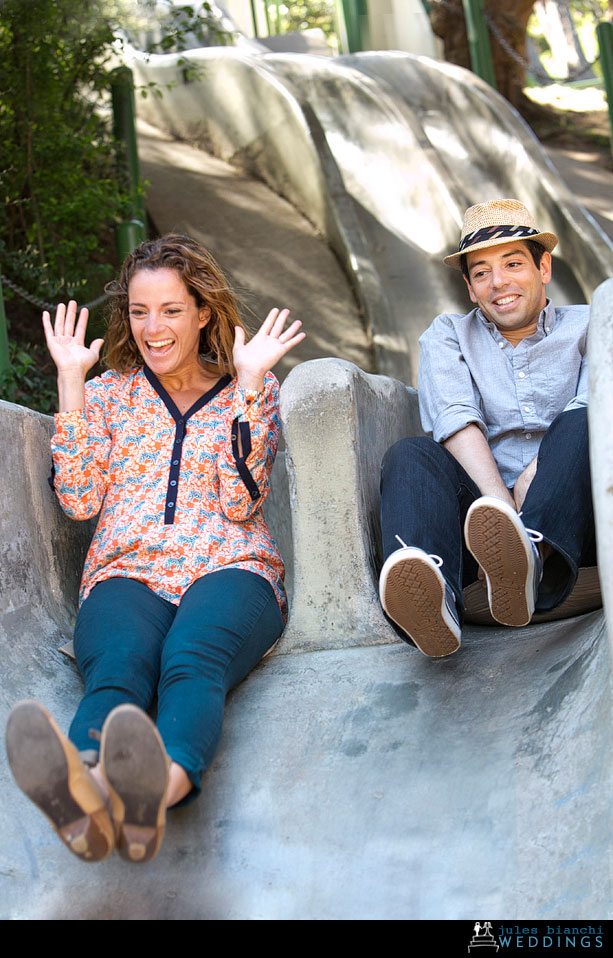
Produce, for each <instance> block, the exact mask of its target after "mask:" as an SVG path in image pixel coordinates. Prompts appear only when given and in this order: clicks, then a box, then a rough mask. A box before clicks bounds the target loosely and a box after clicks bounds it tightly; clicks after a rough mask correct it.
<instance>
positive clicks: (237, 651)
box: [157, 569, 283, 804]
mask: <svg viewBox="0 0 613 958" xmlns="http://www.w3.org/2000/svg"><path fill="white" fill-rule="evenodd" d="M282 631H283V620H282V617H281V612H280V610H279V605H278V602H277V600H276V597H275V594H274V591H273V589H272V587H271V586H270V584H269V583H268V582H267V581H266V579H264V578H263V577H262V576H260V575H257V574H255V573H253V572H246V571H243V570H241V569H222V570H220V571H218V572H213V573H210V574H209V575H206V576H204V577H203V578H201V579H198V581H197V582H195V583H194V584H193V585H192V586H191V587H190V588H189V589H188V591H187V592H186V593H185V595H184V596H183V598H182V599H181V602H180V604H179V609H178V611H177V615H176V617H175V620H174V622H173V625H172V627H171V629H170V631H169V632H168V635H167V636H166V640H165V642H164V648H163V651H162V660H161V675H160V684H159V689H158V722H157V724H158V729H159V731H160V734H161V736H162V738H163V740H164V745H165V747H166V750H167V752H168V754H169V756H170V758H171V759H172V761H173V763H176V765H177V766H178V768H176V769H173V767H172V766H171V781H170V788H169V801H168V804H175V803H176V802H178V801H179V800H180V799H183V798H184V797H185V796H186V795H187V793H188V791H193V790H195V792H196V793H197V792H198V791H199V790H200V778H201V776H202V774H203V773H204V772H205V771H206V769H207V768H208V766H209V765H210V763H211V761H212V759H213V756H214V755H215V752H216V750H217V746H218V744H219V740H220V737H221V728H222V722H223V710H224V704H225V698H226V695H227V693H228V692H229V691H230V689H232V688H233V687H234V686H235V685H237V684H238V683H239V682H240V681H242V679H244V678H245V676H246V675H247V674H248V673H249V672H250V671H251V669H253V668H254V666H255V665H256V664H257V663H258V662H259V661H260V659H261V658H262V656H263V655H264V654H265V653H266V652H267V651H268V649H269V648H270V647H271V645H272V644H273V643H274V642H275V641H276V639H277V638H278V637H279V636H280V634H281V632H282ZM194 797H195V793H194Z"/></svg>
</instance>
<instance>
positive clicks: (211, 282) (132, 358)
mask: <svg viewBox="0 0 613 958" xmlns="http://www.w3.org/2000/svg"><path fill="white" fill-rule="evenodd" d="M141 269H153V270H155V269H173V270H175V271H176V272H177V273H178V274H179V276H180V277H181V279H182V280H183V282H184V283H185V285H186V287H187V289H188V291H189V292H190V293H191V295H192V296H193V297H194V299H195V300H196V305H197V307H198V308H199V309H201V308H202V307H203V306H208V307H209V309H210V311H211V317H210V319H209V322H208V323H207V324H206V326H205V327H204V328H203V329H202V330H201V332H200V345H199V352H200V354H201V355H203V357H204V358H205V359H206V360H207V361H208V362H212V363H215V364H216V365H217V367H218V369H219V371H220V372H221V373H231V375H232V376H234V375H236V370H235V368H234V363H233V361H232V349H233V346H234V330H235V328H236V326H243V323H242V320H241V318H240V316H239V312H238V306H237V303H236V299H235V297H234V294H233V292H232V290H231V289H230V287H229V285H228V282H227V280H226V278H225V276H224V274H223V272H222V271H221V269H220V267H219V265H218V264H217V262H216V261H215V259H214V258H213V256H212V255H211V254H210V253H209V252H208V250H206V249H204V247H202V246H200V244H199V243H196V242H195V240H193V239H190V238H189V236H182V235H181V234H180V233H168V234H167V235H166V236H161V237H160V238H159V239H155V240H149V241H147V242H145V243H141V244H140V246H137V247H136V249H134V250H132V252H131V253H130V254H129V255H128V256H127V257H126V259H125V262H124V264H123V266H122V268H121V274H120V276H119V279H118V280H117V281H116V282H114V283H110V284H109V286H108V287H107V292H109V293H110V294H111V296H112V297H113V303H112V307H111V314H110V317H109V322H108V329H107V334H106V338H105V345H104V355H103V360H104V363H105V364H106V365H107V366H108V367H109V369H114V370H116V371H117V372H119V373H126V372H129V371H130V370H132V369H135V368H137V367H139V366H142V365H143V364H144V361H143V357H142V356H141V354H140V352H139V350H138V348H137V346H136V343H135V341H134V337H133V336H132V330H131V329H130V315H129V301H128V287H129V285H130V280H131V279H132V277H133V276H134V274H135V273H137V272H138V271H139V270H141Z"/></svg>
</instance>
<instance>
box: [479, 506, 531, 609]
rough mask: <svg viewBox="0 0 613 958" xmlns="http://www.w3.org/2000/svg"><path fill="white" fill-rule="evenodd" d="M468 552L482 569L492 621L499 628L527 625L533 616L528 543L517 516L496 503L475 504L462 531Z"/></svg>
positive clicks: (529, 544)
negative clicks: (498, 625)
mask: <svg viewBox="0 0 613 958" xmlns="http://www.w3.org/2000/svg"><path fill="white" fill-rule="evenodd" d="M464 537H465V540H466V545H467V546H468V549H469V550H470V552H471V553H472V555H473V556H474V558H475V559H476V560H477V562H478V564H479V566H480V567H481V568H482V569H483V571H484V573H485V577H486V580H487V591H488V600H489V605H490V611H491V613H492V616H493V617H494V619H496V621H497V622H500V624H501V625H510V626H515V627H519V626H522V625H528V623H529V622H530V620H531V618H532V615H533V613H534V596H533V585H532V582H533V576H534V560H533V557H532V543H531V542H530V540H529V539H528V537H527V533H526V532H525V530H524V527H523V523H522V521H521V519H520V518H519V516H517V515H515V516H513V515H511V510H510V507H509V508H508V511H507V509H505V504H504V503H503V502H502V500H500V503H499V502H498V501H497V500H493V501H487V502H483V501H482V500H479V499H478V500H477V501H476V502H475V503H474V504H473V505H472V506H471V507H470V509H469V510H468V514H467V516H466V523H465V527H464Z"/></svg>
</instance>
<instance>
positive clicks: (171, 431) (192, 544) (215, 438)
mask: <svg viewBox="0 0 613 958" xmlns="http://www.w3.org/2000/svg"><path fill="white" fill-rule="evenodd" d="M278 388H279V384H278V382H277V380H276V378H275V376H274V375H273V374H272V373H267V374H266V380H265V386H264V390H263V391H262V393H260V395H259V397H256V398H255V399H253V398H252V397H250V396H249V394H245V393H244V392H243V390H242V389H241V388H240V386H239V385H238V383H237V381H236V379H232V378H231V377H230V376H229V375H226V376H223V377H222V378H221V379H220V380H219V382H217V383H216V385H215V386H213V388H212V389H210V390H209V391H208V392H207V393H205V394H204V395H203V396H201V397H200V399H198V400H197V402H195V403H194V405H193V406H192V407H191V408H190V409H189V410H188V411H187V412H186V413H184V414H181V412H180V411H179V409H178V408H177V406H176V405H175V404H174V402H173V400H172V399H171V397H170V396H169V394H168V393H167V392H166V390H165V389H164V387H163V386H162V384H161V383H160V382H159V380H158V379H157V377H156V376H155V375H154V374H153V373H152V372H151V370H150V369H149V368H148V367H147V366H144V367H142V368H141V369H137V370H134V371H133V372H131V373H128V374H126V375H122V374H120V373H117V372H113V371H109V372H105V373H104V374H103V375H102V376H99V377H97V378H96V379H92V380H91V381H90V382H88V383H87V384H86V386H85V408H84V409H78V410H75V411H72V412H64V413H58V414H57V415H56V417H55V430H56V431H55V435H54V436H53V439H52V441H51V449H52V453H53V464H54V467H55V479H54V488H55V492H56V494H57V497H58V499H59V501H60V504H61V506H62V508H63V509H64V511H65V512H66V513H67V514H68V515H69V516H71V517H72V518H73V519H89V518H91V517H93V516H95V515H97V514H98V512H99V513H100V516H99V519H98V525H97V527H96V532H95V534H94V537H93V539H92V542H91V545H90V547H89V551H88V553H87V559H86V562H85V568H84V570H83V578H82V581H81V593H80V601H81V602H82V601H83V599H85V598H86V596H87V595H88V594H89V592H90V591H91V589H92V588H93V587H94V586H95V585H96V584H97V583H98V582H102V581H104V580H105V579H110V578H113V577H115V576H126V577H128V578H131V579H137V580H139V581H140V582H144V583H145V584H146V585H147V586H149V588H150V589H152V590H153V591H154V592H156V593H157V594H158V595H160V596H161V597H162V598H164V599H166V600H167V601H169V602H173V603H174V604H175V605H176V604H178V603H179V601H180V599H181V596H182V595H183V594H184V592H186V590H187V589H188V588H189V587H190V585H191V584H192V583H193V582H194V581H195V580H196V579H199V578H200V577H201V576H203V575H206V574H207V573H208V572H214V571H215V570H217V569H222V568H229V567H233V568H237V569H246V570H248V571H250V572H255V573H257V574H258V575H262V576H264V578H265V579H267V580H268V581H269V582H270V584H271V586H272V587H273V589H274V591H275V594H276V596H277V599H278V602H279V606H280V608H281V612H282V613H283V615H284V617H285V615H286V612H287V602H286V596H285V589H284V586H283V574H284V570H283V562H282V560H281V556H280V555H279V552H278V550H277V547H276V545H275V543H274V541H273V539H272V538H271V535H270V533H269V531H268V528H267V527H266V523H265V522H264V518H263V516H262V503H263V502H264V499H265V497H266V494H267V492H268V488H269V485H268V481H269V476H270V471H271V469H272V465H273V462H274V458H275V454H276V451H277V442H278V438H279V415H278ZM239 436H240V446H239ZM241 452H242V455H241Z"/></svg>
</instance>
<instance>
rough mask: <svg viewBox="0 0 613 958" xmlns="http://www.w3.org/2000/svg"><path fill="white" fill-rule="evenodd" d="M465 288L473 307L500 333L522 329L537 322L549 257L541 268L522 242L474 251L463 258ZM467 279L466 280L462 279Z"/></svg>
mask: <svg viewBox="0 0 613 958" xmlns="http://www.w3.org/2000/svg"><path fill="white" fill-rule="evenodd" d="M466 262H467V266H468V276H469V278H468V279H467V280H466V285H467V286H468V292H469V295H470V298H471V300H472V302H473V303H476V304H477V306H479V307H480V309H481V312H482V313H483V315H484V316H485V317H486V319H489V320H490V322H492V323H494V324H495V325H496V326H497V327H498V328H499V329H501V330H503V329H521V328H522V327H523V326H528V325H529V324H531V323H533V322H534V321H535V320H537V319H538V317H539V314H540V312H541V310H542V309H543V308H544V306H545V303H546V300H547V296H546V292H545V286H546V284H547V283H548V282H549V280H550V279H551V255H550V253H548V252H546V251H545V252H544V253H543V257H542V259H541V262H540V266H536V265H535V263H534V260H533V258H532V254H531V252H530V250H529V249H528V247H527V246H526V244H525V243H524V242H523V241H518V242H514V243H505V244H504V245H502V246H492V247H489V248H488V249H480V250H475V251H474V252H472V253H468V254H467V257H466ZM465 279H466V277H465Z"/></svg>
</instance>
